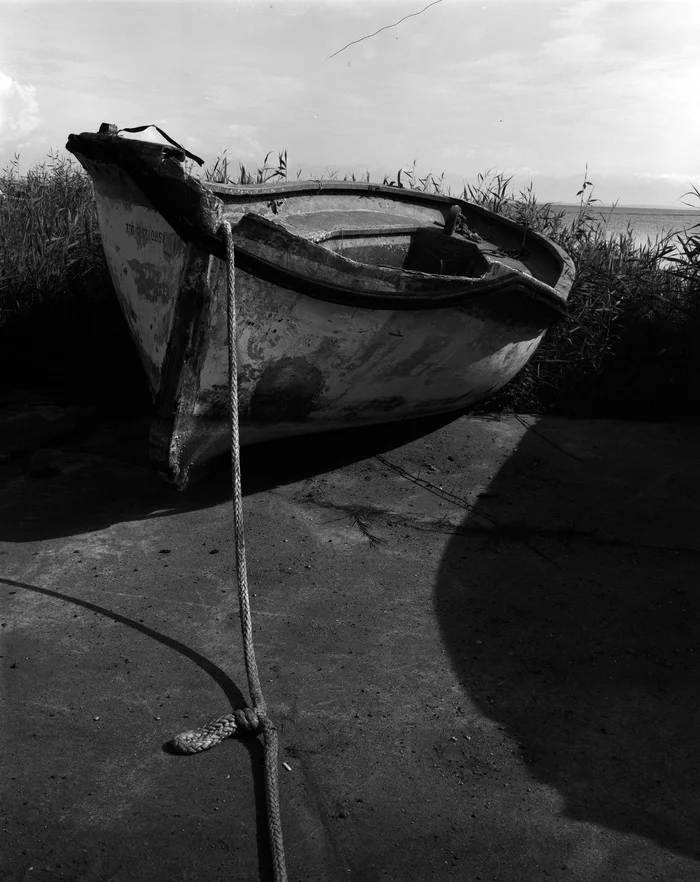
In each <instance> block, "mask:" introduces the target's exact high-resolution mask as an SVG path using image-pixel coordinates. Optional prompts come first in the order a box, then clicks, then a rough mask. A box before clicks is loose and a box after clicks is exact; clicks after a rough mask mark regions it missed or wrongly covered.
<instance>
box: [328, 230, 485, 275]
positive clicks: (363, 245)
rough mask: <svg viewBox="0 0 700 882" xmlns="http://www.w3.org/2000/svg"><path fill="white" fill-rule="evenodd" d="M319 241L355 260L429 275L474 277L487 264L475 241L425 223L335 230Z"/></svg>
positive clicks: (331, 249) (480, 272) (483, 269)
mask: <svg viewBox="0 0 700 882" xmlns="http://www.w3.org/2000/svg"><path fill="white" fill-rule="evenodd" d="M319 244H320V245H322V246H323V247H324V248H327V249H328V250H329V251H334V252H335V253H336V254H341V255H342V256H343V257H348V258H350V259H351V260H356V261H358V262H359V263H365V264H371V265H374V266H386V267H395V268H399V269H404V270H415V271H417V272H421V273H432V274H433V275H447V276H467V277H471V278H478V277H480V276H483V275H484V274H485V273H486V272H488V270H489V266H490V264H489V261H488V260H487V259H486V258H485V257H484V255H483V254H482V253H481V250H480V249H479V246H478V245H477V244H476V243H475V242H470V241H469V240H467V239H463V238H461V237H454V236H446V235H445V234H444V233H443V232H442V231H441V230H439V229H435V230H432V229H430V228H429V227H414V228H412V229H406V230H404V231H396V230H391V231H384V232H375V231H372V232H369V233H368V232H363V233H359V232H357V231H353V230H337V231H334V232H333V233H330V234H329V235H328V236H327V237H326V238H324V239H322V240H321V241H320V242H319Z"/></svg>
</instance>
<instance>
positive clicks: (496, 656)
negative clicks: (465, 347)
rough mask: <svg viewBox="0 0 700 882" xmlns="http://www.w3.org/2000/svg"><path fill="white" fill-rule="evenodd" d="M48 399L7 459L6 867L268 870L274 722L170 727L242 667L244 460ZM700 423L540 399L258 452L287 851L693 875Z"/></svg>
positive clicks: (260, 625) (387, 867)
mask: <svg viewBox="0 0 700 882" xmlns="http://www.w3.org/2000/svg"><path fill="white" fill-rule="evenodd" d="M37 408H39V409H38V410H36V409H35V411H33V413H32V415H31V418H32V419H33V423H32V426H29V423H28V422H27V419H28V418H27V417H26V415H25V416H24V417H22V416H21V414H20V411H19V410H17V409H16V410H15V411H12V408H9V409H8V408H5V411H4V420H5V422H4V424H3V425H4V430H5V434H4V437H5V439H8V438H10V436H11V437H12V439H14V440H12V441H8V442H7V443H6V448H7V449H6V450H5V455H4V456H3V457H2V458H1V460H0V476H1V477H2V486H3V491H2V495H1V497H0V539H1V540H2V542H0V573H1V576H2V577H1V578H0V597H1V598H2V599H1V601H0V612H1V617H2V622H1V623H0V625H1V634H2V649H1V652H0V654H1V656H2V657H1V658H0V664H1V665H2V689H3V697H4V702H3V703H4V708H5V709H4V712H3V717H2V735H3V741H4V745H3V750H2V754H1V757H2V787H3V795H2V812H3V817H2V830H3V847H2V864H1V865H0V875H1V876H2V878H3V879H4V880H7V882H10V880H13V882H14V880H43V882H49V880H50V882H53V880H85V882H88V880H90V882H137V880H143V882H145V880H163V882H166V880H167V882H171V880H190V882H195V880H207V882H209V880H213V879H224V878H227V879H236V880H240V882H245V880H260V879H264V880H267V879H270V878H271V872H270V858H269V851H268V846H267V838H266V828H265V809H264V795H263V779H262V764H261V761H262V749H261V744H260V742H259V741H258V740H252V741H239V740H229V741H226V742H224V743H223V744H221V745H219V746H218V747H217V748H215V749H214V750H212V751H210V752H207V753H204V754H201V755H199V756H194V757H181V756H173V755H171V754H170V753H168V752H167V750H166V749H164V746H165V745H166V743H167V741H168V740H169V739H170V738H171V737H172V736H173V735H174V734H176V733H177V732H180V731H182V730H183V729H189V728H192V727H193V726H195V725H198V724H200V723H204V722H206V721H207V720H208V719H210V718H212V717H215V716H218V715H219V714H222V713H225V712H227V711H228V710H230V708H231V707H232V706H233V707H240V706H242V705H243V704H245V702H246V700H247V696H246V694H245V693H246V680H245V673H244V668H243V660H242V651H241V643H240V635H239V619H238V612H237V602H236V599H235V594H234V586H233V583H232V574H233V556H232V555H233V548H232V538H231V513H230V491H229V489H228V475H227V472H226V467H225V465H224V466H221V467H220V468H219V469H218V470H215V471H214V472H213V473H211V474H210V475H208V476H207V477H205V478H203V479H202V481H201V482H200V483H199V484H198V485H197V486H195V487H193V488H192V489H191V490H189V491H187V492H185V493H177V492H176V491H174V490H173V489H172V488H171V487H169V486H168V485H167V484H166V483H165V482H164V481H162V479H161V478H160V477H159V476H158V475H156V474H155V473H154V472H153V471H152V469H151V467H150V466H149V464H148V461H147V458H146V455H145V454H146V443H145V442H146V426H145V423H144V422H143V421H142V420H134V421H131V422H127V423H116V422H115V423H110V422H109V421H105V420H104V419H103V418H97V417H96V416H95V414H90V413H87V414H86V413H85V412H84V411H80V412H78V411H75V412H70V413H69V412H67V411H66V410H65V409H64V410H61V409H55V410H54V411H53V412H52V411H50V409H49V410H46V408H45V409H44V411H41V408H40V406H39V405H37ZM23 420H24V422H23ZM48 424H51V426H52V427H53V428H51V427H48V428H47V426H48ZM23 433H24V434H23ZM0 437H2V436H0ZM32 438H33V439H34V443H30V442H31V439H32ZM18 439H19V440H18ZM27 439H29V441H28V440H27ZM13 445H14V446H13ZM32 448H34V449H32ZM37 448H38V449H37ZM699 453H700V427H692V426H680V425H672V424H651V423H645V424H643V423H622V422H615V421H569V420H563V419H556V418H540V419H535V418H532V417H526V416H523V417H512V418H503V419H488V418H468V417H462V418H460V419H458V420H456V421H453V422H446V423H444V424H442V425H441V424H439V423H436V422H433V423H423V424H418V423H416V424H412V425H409V426H404V427H399V428H396V429H392V430H387V429H377V430H372V431H368V432H363V433H352V434H346V435H336V436H327V437H319V438H313V439H311V440H301V441H298V442H294V443H293V444H290V443H286V444H278V445H276V446H273V445H269V446H266V447H261V448H258V449H256V450H252V451H247V452H246V453H245V456H244V463H243V468H244V482H245V500H244V506H245V515H246V536H247V545H248V569H249V575H250V582H251V590H252V592H253V596H252V604H253V615H254V622H255V632H256V648H257V653H258V663H259V666H260V670H261V675H262V677H263V686H264V688H265V692H266V698H267V701H268V705H269V709H270V715H271V717H272V719H273V720H274V721H275V723H276V724H277V727H278V730H279V732H280V738H281V757H280V762H281V763H286V766H283V765H281V766H280V782H281V800H282V815H283V824H284V832H285V845H286V850H287V861H288V868H289V876H290V879H291V880H304V879H309V880H311V879H313V880H335V879H357V880H384V879H387V880H389V879H391V880H431V879H435V880H437V879H440V880H459V882H472V880H498V882H523V880H537V882H539V880H561V882H584V880H585V882H593V880H596V882H627V880H660V879H665V880H679V882H680V880H687V882H691V880H693V882H697V880H698V879H700V833H699V832H698V831H700V748H699V747H698V745H699V744H700V714H699V712H698V684H699V681H700V676H699V675H700V648H699V646H698V637H697V635H698V633H699V630H700V629H699V625H700V621H699V618H700V579H699V577H698V561H699V560H700V558H699V552H700V529H699V528H700V455H699ZM287 767H288V768H287Z"/></svg>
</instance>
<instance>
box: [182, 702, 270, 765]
mask: <svg viewBox="0 0 700 882" xmlns="http://www.w3.org/2000/svg"><path fill="white" fill-rule="evenodd" d="M270 726H271V723H270V720H269V718H268V716H267V713H266V712H265V710H264V709H261V708H258V709H255V708H252V707H243V708H237V709H236V710H235V711H233V713H230V714H224V715H223V716H222V717H218V718H217V719H216V720H212V721H211V723H207V724H206V726H202V727H201V728H199V729H190V730H189V731H187V732H180V734H179V735H176V736H175V737H174V738H173V740H172V741H171V742H170V744H169V746H170V749H171V750H172V751H173V752H174V753H187V754H192V753H201V752H202V751H203V750H209V748H211V747H216V745H217V744H220V743H221V742H222V741H225V740H226V738H235V737H238V738H245V737H250V736H255V735H259V734H260V733H261V732H265V731H267V730H269V728H270ZM273 728H274V727H273Z"/></svg>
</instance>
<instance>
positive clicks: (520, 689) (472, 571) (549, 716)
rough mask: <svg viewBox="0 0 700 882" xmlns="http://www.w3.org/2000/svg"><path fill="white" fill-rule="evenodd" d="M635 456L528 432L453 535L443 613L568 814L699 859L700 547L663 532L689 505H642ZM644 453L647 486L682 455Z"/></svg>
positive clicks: (472, 689)
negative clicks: (579, 449)
mask: <svg viewBox="0 0 700 882" xmlns="http://www.w3.org/2000/svg"><path fill="white" fill-rule="evenodd" d="M538 430H539V432H540V433H542V434H544V435H546V434H547V431H548V423H547V420H542V421H540V423H539V424H538ZM591 431H594V430H591ZM598 431H600V432H603V431H605V429H604V427H602V428H599V429H598ZM597 440H598V441H599V443H600V446H601V447H602V448H603V449H604V451H605V448H606V446H607V448H608V449H609V450H613V448H615V445H616V443H617V439H615V440H613V439H612V438H610V439H606V438H605V437H604V436H602V435H601V436H599V437H598V439H597ZM592 446H593V445H592ZM689 446H690V445H689ZM672 454H673V450H672V448H670V449H667V451H666V456H667V457H668V456H669V455H672ZM635 456H637V454H635ZM624 459H625V450H624V448H623V449H621V450H619V451H617V450H616V452H615V453H614V454H610V455H609V456H608V457H607V459H606V458H605V455H601V457H599V458H597V459H596V457H595V455H594V454H593V451H591V457H590V458H589V457H585V461H578V462H577V461H576V460H574V459H573V458H571V457H566V456H564V454H563V453H561V455H560V454H559V453H558V452H557V451H556V450H554V449H552V448H551V447H550V448H549V449H548V446H547V444H545V443H544V442H543V438H542V437H541V435H538V434H536V433H535V432H533V431H530V432H528V433H527V434H526V435H525V436H524V437H523V439H522V441H521V443H520V445H519V447H518V448H517V450H516V451H515V452H514V453H513V455H512V457H511V458H510V459H509V460H508V462H507V463H506V464H505V465H504V466H503V468H502V469H501V471H500V472H499V473H498V474H497V475H496V476H495V477H494V479H493V481H492V483H491V485H490V486H489V488H488V492H487V493H485V494H483V495H482V498H481V500H480V502H479V508H480V509H481V510H483V511H484V513H485V514H486V515H487V518H486V519H484V518H480V517H478V516H477V515H475V514H474V513H472V514H469V515H468V516H467V517H466V518H465V520H464V521H463V523H462V524H461V526H460V527H459V528H457V530H456V531H455V534H454V536H453V538H452V539H451V540H450V542H449V543H448V545H447V548H446V553H445V555H444V557H443V559H442V561H441V565H440V569H439V573H438V579H437V582H436V589H435V606H436V614H437V617H438V620H439V623H440V626H441V629H442V634H443V637H444V641H445V645H446V647H447V650H448V653H449V656H450V659H451V663H452V665H453V667H454V669H455V670H456V672H457V673H458V676H459V678H460V681H461V683H462V685H463V687H464V689H465V691H466V692H467V694H468V695H469V697H470V699H471V700H473V701H474V702H475V703H476V705H477V706H478V707H479V709H480V710H481V712H483V713H484V714H485V715H486V716H488V717H489V718H491V719H493V720H495V721H498V722H499V723H500V724H502V725H503V726H505V727H506V729H507V731H508V733H509V734H510V736H511V737H512V738H513V739H514V740H515V741H516V742H517V744H518V746H519V748H520V751H521V756H522V760H523V761H524V763H525V764H526V767H527V770H528V771H529V773H530V774H531V775H532V776H533V777H534V778H535V779H536V780H538V781H540V782H542V783H544V784H547V785H549V786H551V787H555V788H556V789H557V791H558V792H559V793H560V794H562V796H563V797H564V799H565V808H564V813H565V815H566V816H567V817H569V818H572V819H575V820H579V821H587V822H591V823H594V824H597V825H604V826H606V827H608V828H610V829H612V830H616V831H621V832H624V833H629V834H636V835H638V836H643V837H647V838H648V839H650V840H653V841H655V842H657V843H658V844H659V845H661V846H662V847H663V848H666V849H671V850H673V851H676V852H678V853H680V854H683V855H687V856H691V857H694V858H697V857H698V856H700V834H699V833H698V830H700V753H699V752H698V747H697V745H698V742H699V741H700V715H699V714H698V711H697V707H698V697H697V696H698V686H699V685H700V651H699V650H698V633H700V590H699V588H698V586H699V585H700V582H699V581H698V553H697V551H695V550H693V546H692V545H689V546H687V547H686V548H683V546H682V545H671V544H665V539H664V536H663V531H662V527H663V522H664V521H665V520H666V519H669V518H670V519H672V518H673V517H674V516H675V517H678V511H680V508H679V507H675V512H674V506H673V505H672V504H669V508H668V509H666V510H664V508H663V507H658V506H657V507H656V508H655V505H656V504H657V503H658V502H659V498H660V497H654V496H653V495H652V496H650V501H649V502H648V503H645V501H644V496H643V492H642V491H646V484H645V485H644V486H640V484H639V481H638V480H636V479H634V473H629V474H628V473H627V472H626V471H625V468H624ZM630 459H634V457H632V456H630ZM637 459H639V456H637ZM647 459H648V473H647V475H646V476H645V478H644V481H645V482H647V481H648V487H649V488H650V489H649V493H650V494H651V493H652V489H653V487H654V482H657V485H658V481H659V476H663V473H664V471H666V472H667V471H668V469H669V466H670V465H671V464H670V463H669V461H668V458H666V459H664V451H663V450H662V449H656V450H649V452H648V456H647ZM621 463H622V465H621ZM645 465H647V463H646V460H643V461H642V462H641V463H640V462H637V463H636V466H637V468H641V469H643V467H644V466H645ZM672 465H673V466H674V467H675V468H678V469H682V468H683V464H682V463H681V462H674V463H673V464H672ZM606 470H607V471H606ZM637 477H638V476H637ZM635 494H636V495H635ZM630 499H632V500H634V499H638V501H637V502H629V500H630ZM620 500H622V501H623V502H624V504H625V505H626V506H627V508H626V509H625V508H624V506H623V507H622V508H621V507H620V506H619V505H618V503H619V502H620ZM645 505H647V508H648V513H649V514H648V516H649V517H650V518H655V519H656V521H651V522H649V520H646V521H645V520H644V518H645V517H646V515H643V513H642V509H643V508H644V506H645ZM625 510H626V511H627V512H628V513H630V514H628V515H624V511H625ZM621 511H622V512H623V514H622V515H621V514H620V512H621ZM625 517H628V520H627V521H626V523H621V522H620V521H621V519H622V520H623V521H624V519H625ZM488 518H492V520H489V519H488ZM635 518H638V519H639V520H638V521H637V520H635ZM657 527H658V528H659V529H658V530H657V529H656V528H657ZM637 530H639V533H638V534H637V532H636V531H637ZM625 532H627V534H628V536H630V535H631V536H632V539H629V538H627V539H626V538H625ZM635 537H637V538H635Z"/></svg>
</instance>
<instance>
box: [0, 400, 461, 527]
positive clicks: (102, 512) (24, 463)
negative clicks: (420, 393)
mask: <svg viewBox="0 0 700 882" xmlns="http://www.w3.org/2000/svg"><path fill="white" fill-rule="evenodd" d="M458 415H459V414H449V415H441V416H438V417H427V418H423V419H415V420H407V421H405V422H402V423H396V424H390V425H383V426H376V427H369V428H363V429H349V430H346V431H338V432H332V433H325V434H323V435H320V434H319V435H312V436H305V437H300V438H293V439H288V440H283V441H271V442H267V443H265V444H259V445H255V446H252V447H247V448H244V449H243V451H242V454H241V468H242V475H243V493H244V495H248V494H252V493H258V492H261V491H263V490H267V489H270V488H271V487H275V486H283V485H285V484H289V483H292V482H294V481H298V480H303V479H305V478H309V477H312V476H314V475H320V474H323V473H324V472H328V471H332V470H333V469H337V468H340V467H341V466H344V465H348V464H350V463H353V462H357V461H360V460H362V459H365V458H367V457H371V456H374V455H375V454H377V453H382V452H385V451H387V450H391V449H393V448H394V447H397V446H400V445H402V444H405V443H407V442H409V441H411V440H414V439H415V438H419V437H422V436H424V435H427V434H429V433H431V432H433V431H435V430H436V429H438V428H439V427H440V426H442V425H445V424H446V423H448V422H450V421H452V420H453V419H455V418H456V417H457V416H458ZM0 468H1V469H2V471H3V472H4V475H3V483H4V490H3V494H2V498H1V499H0V541H7V542H32V541H37V540H44V539H54V538H58V537H63V536H74V535H78V534H81V533H85V532H91V531H94V530H99V529H102V528H104V527H107V526H110V525H112V524H116V523H120V522H128V521H136V520H143V519H144V518H160V517H165V516H170V515H173V514H177V513H184V512H188V511H195V510H199V509H203V508H211V507H214V506H217V505H220V504H222V503H224V502H226V501H227V500H230V498H231V476H230V462H229V458H228V455H224V456H221V457H218V458H217V459H216V460H213V461H212V462H211V463H207V465H206V466H205V467H202V468H201V469H200V470H199V473H198V474H197V473H195V480H193V482H192V484H191V486H189V487H188V489H187V490H186V491H184V492H181V491H179V490H177V489H176V488H175V487H174V486H172V485H171V484H169V483H167V482H166V481H165V480H164V479H163V477H162V476H161V475H160V474H159V473H158V471H157V470H156V468H155V467H154V466H153V465H152V464H151V463H150V462H149V461H148V420H147V419H144V418H140V419H136V420H132V421H130V422H127V423H124V424H120V423H119V421H113V420H107V421H105V422H104V423H103V424H102V425H101V426H98V427H96V428H95V430H94V431H93V432H92V433H91V434H90V435H89V436H88V437H86V438H83V439H82V440H80V441H76V442H74V443H71V444H69V445H66V446H62V447H57V448H55V449H49V450H40V451H37V452H35V453H34V454H31V455H28V456H25V457H20V458H16V459H14V460H12V461H11V462H9V463H6V464H5V465H3V466H1V467H0Z"/></svg>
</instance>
